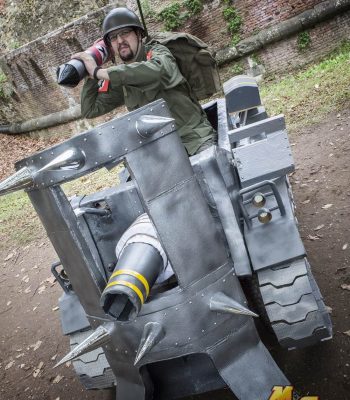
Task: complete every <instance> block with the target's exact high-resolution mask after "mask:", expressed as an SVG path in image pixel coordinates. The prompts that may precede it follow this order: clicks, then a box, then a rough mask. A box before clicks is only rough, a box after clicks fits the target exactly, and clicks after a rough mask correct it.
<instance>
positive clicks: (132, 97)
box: [72, 8, 213, 155]
mask: <svg viewBox="0 0 350 400" xmlns="http://www.w3.org/2000/svg"><path fill="white" fill-rule="evenodd" d="M102 27H103V39H104V41H105V43H106V45H107V46H108V48H109V50H110V51H111V53H112V55H113V56H114V55H118V56H119V58H120V59H121V60H122V61H123V64H120V65H116V66H112V67H109V68H101V67H98V66H97V64H96V62H95V61H94V59H93V58H92V56H91V55H89V54H87V53H85V52H81V53H77V54H74V55H73V56H72V58H77V59H80V60H82V61H83V62H84V64H85V67H86V69H87V71H88V73H89V78H88V79H87V80H86V81H85V84H84V87H83V90H82V93H81V108H82V115H83V117H85V118H94V117H97V116H100V115H103V114H106V113H107V112H110V111H112V110H113V109H114V108H116V107H118V106H120V105H122V104H125V105H126V106H127V108H128V110H129V111H132V110H135V109H136V108H139V107H141V106H144V105H146V104H148V103H150V102H152V101H154V100H157V99H160V98H163V99H164V100H165V101H166V102H167V104H168V106H169V108H170V111H171V113H172V115H173V117H174V118H175V122H176V126H177V130H178V133H179V135H180V137H181V140H182V142H183V144H184V145H185V147H186V150H187V152H188V154H189V155H193V154H195V153H197V152H198V151H200V150H202V149H204V148H206V147H208V145H210V144H211V142H212V138H213V128H212V126H211V125H210V123H209V122H208V120H207V118H206V115H205V113H204V111H203V110H202V108H201V106H200V104H199V103H198V101H197V99H196V97H195V96H194V94H193V93H192V91H191V88H190V86H189V84H188V83H187V81H186V79H185V78H184V77H183V75H182V74H181V72H180V70H179V68H178V66H177V64H176V61H175V58H174V57H173V55H172V54H171V52H170V51H169V50H168V49H167V48H166V47H165V46H162V45H160V44H152V45H149V44H144V43H143V41H142V39H143V36H144V28H143V26H142V24H141V22H140V20H139V18H138V17H137V15H136V14H135V13H134V12H133V11H131V10H129V9H127V8H116V9H114V10H112V11H111V12H110V13H109V14H108V15H107V16H106V17H105V19H104V21H103V26H102ZM91 78H92V79H91ZM101 80H103V82H102V84H99V82H98V81H101Z"/></svg>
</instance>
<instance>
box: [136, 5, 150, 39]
mask: <svg viewBox="0 0 350 400" xmlns="http://www.w3.org/2000/svg"><path fill="white" fill-rule="evenodd" d="M136 1H137V5H138V7H139V12H140V16H141V20H142V25H143V27H144V28H145V36H146V37H148V31H147V27H146V23H145V18H144V17H143V12H142V8H141V3H140V0H136Z"/></svg>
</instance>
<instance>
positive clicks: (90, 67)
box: [71, 51, 97, 78]
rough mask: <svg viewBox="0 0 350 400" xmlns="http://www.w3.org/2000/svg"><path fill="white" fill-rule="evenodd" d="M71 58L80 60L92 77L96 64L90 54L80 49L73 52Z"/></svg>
mask: <svg viewBox="0 0 350 400" xmlns="http://www.w3.org/2000/svg"><path fill="white" fill-rule="evenodd" d="M71 58H75V59H77V60H80V61H82V62H83V63H84V65H85V68H86V70H87V72H88V74H89V75H90V77H91V78H93V74H94V70H95V68H96V67H97V64H96V61H95V60H94V58H93V57H92V55H91V54H88V53H86V52H85V51H82V52H80V53H75V54H73V55H72V57H71Z"/></svg>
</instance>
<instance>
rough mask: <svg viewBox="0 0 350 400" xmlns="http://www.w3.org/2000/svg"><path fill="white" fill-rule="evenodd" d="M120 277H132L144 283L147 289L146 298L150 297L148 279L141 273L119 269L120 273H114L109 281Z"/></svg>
mask: <svg viewBox="0 0 350 400" xmlns="http://www.w3.org/2000/svg"><path fill="white" fill-rule="evenodd" d="M118 275H132V276H134V277H135V278H137V279H138V280H139V281H140V282H142V284H143V286H144V287H145V289H146V297H147V296H148V295H149V284H148V282H147V279H146V278H145V277H144V276H143V275H141V274H140V273H139V272H136V271H133V270H132V269H119V270H118V271H116V272H114V273H113V274H112V275H111V277H110V278H109V280H111V279H112V278H114V277H116V276H118Z"/></svg>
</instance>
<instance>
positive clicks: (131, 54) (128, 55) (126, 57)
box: [118, 43, 135, 62]
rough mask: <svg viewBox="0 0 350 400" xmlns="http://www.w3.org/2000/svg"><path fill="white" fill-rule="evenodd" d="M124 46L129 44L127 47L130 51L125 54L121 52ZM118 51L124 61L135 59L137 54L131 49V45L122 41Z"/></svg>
mask: <svg viewBox="0 0 350 400" xmlns="http://www.w3.org/2000/svg"><path fill="white" fill-rule="evenodd" d="M122 46H123V47H124V48H125V46H127V48H128V50H129V51H128V52H127V53H124V54H121V47H122ZM118 53H119V57H120V59H121V60H122V61H124V62H125V61H131V60H133V59H134V57H135V54H134V52H133V51H132V50H131V48H130V46H129V45H128V44H127V43H125V44H124V43H122V44H121V45H119V48H118Z"/></svg>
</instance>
